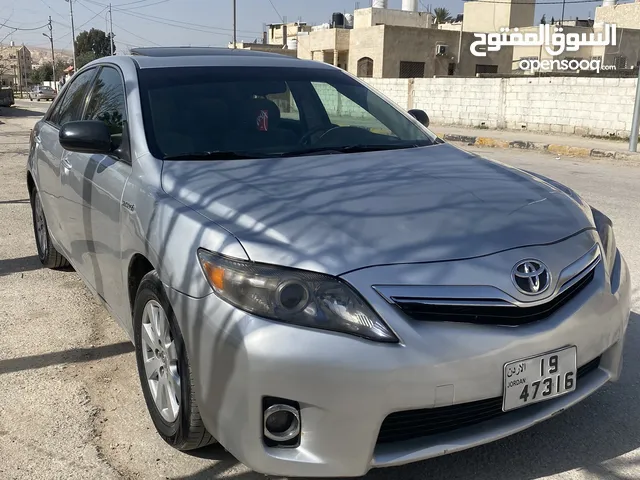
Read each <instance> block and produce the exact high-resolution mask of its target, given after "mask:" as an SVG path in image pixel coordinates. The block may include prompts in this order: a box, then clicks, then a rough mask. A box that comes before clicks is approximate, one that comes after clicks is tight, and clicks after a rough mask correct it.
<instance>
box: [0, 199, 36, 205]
mask: <svg viewBox="0 0 640 480" xmlns="http://www.w3.org/2000/svg"><path fill="white" fill-rule="evenodd" d="M29 203H30V201H29V199H28V198H20V199H18V200H0V205H19V204H27V205H28V204H29Z"/></svg>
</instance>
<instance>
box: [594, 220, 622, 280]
mask: <svg viewBox="0 0 640 480" xmlns="http://www.w3.org/2000/svg"><path fill="white" fill-rule="evenodd" d="M591 213H592V214H593V220H594V222H595V224H596V230H597V231H598V235H600V241H601V242H602V247H603V249H604V261H605V265H606V267H607V272H608V273H609V276H611V272H612V271H613V266H614V265H615V263H616V252H617V247H616V237H615V236H614V234H613V222H612V221H611V219H610V218H609V217H607V216H606V215H605V214H604V213H602V212H601V211H600V210H597V209H595V208H593V207H591Z"/></svg>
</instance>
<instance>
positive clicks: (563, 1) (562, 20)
mask: <svg viewBox="0 0 640 480" xmlns="http://www.w3.org/2000/svg"><path fill="white" fill-rule="evenodd" d="M564 4H565V0H562V18H561V19H560V26H562V27H564Z"/></svg>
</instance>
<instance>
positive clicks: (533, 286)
mask: <svg viewBox="0 0 640 480" xmlns="http://www.w3.org/2000/svg"><path fill="white" fill-rule="evenodd" d="M511 279H512V280H513V283H514V285H515V286H516V288H517V289H518V290H519V291H520V292H522V293H524V294H525V295H539V294H540V293H542V292H544V291H545V290H547V288H549V285H550V284H551V274H550V273H549V269H548V268H547V267H546V265H545V264H544V263H542V262H540V261H539V260H523V261H521V262H518V263H517V264H516V266H515V267H513V272H511Z"/></svg>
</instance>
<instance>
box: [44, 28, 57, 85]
mask: <svg viewBox="0 0 640 480" xmlns="http://www.w3.org/2000/svg"><path fill="white" fill-rule="evenodd" d="M48 28H49V35H47V34H46V33H43V34H42V35H44V36H45V37H47V38H48V39H49V41H50V42H51V72H52V76H53V89H54V90H56V57H55V53H54V52H53V24H52V23H51V15H49V25H48Z"/></svg>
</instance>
